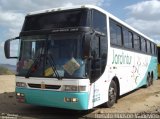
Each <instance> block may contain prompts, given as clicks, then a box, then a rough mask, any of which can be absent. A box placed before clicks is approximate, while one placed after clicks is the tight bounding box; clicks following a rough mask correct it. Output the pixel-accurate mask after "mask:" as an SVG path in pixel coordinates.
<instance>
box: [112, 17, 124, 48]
mask: <svg viewBox="0 0 160 119" xmlns="http://www.w3.org/2000/svg"><path fill="white" fill-rule="evenodd" d="M110 39H111V44H114V45H119V46H121V45H122V28H121V26H119V25H117V24H116V23H115V22H113V21H111V20H110Z"/></svg>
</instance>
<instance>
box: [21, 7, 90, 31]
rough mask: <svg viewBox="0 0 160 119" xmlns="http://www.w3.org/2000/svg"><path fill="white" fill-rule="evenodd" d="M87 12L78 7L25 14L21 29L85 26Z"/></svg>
mask: <svg viewBox="0 0 160 119" xmlns="http://www.w3.org/2000/svg"><path fill="white" fill-rule="evenodd" d="M87 14H88V10H87V9H78V10H66V11H57V12H51V13H48V14H46V13H45V14H38V15H31V16H27V17H26V19H25V22H24V26H23V29H22V31H32V30H44V29H53V28H64V27H78V26H87V24H88V23H87V16H88V15H87Z"/></svg>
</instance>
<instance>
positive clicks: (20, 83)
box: [16, 82, 27, 87]
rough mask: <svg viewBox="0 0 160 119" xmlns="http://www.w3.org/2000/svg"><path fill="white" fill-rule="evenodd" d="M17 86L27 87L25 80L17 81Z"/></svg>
mask: <svg viewBox="0 0 160 119" xmlns="http://www.w3.org/2000/svg"><path fill="white" fill-rule="evenodd" d="M16 86H17V87H27V85H26V83H24V82H16Z"/></svg>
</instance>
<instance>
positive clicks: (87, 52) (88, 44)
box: [82, 34, 91, 59]
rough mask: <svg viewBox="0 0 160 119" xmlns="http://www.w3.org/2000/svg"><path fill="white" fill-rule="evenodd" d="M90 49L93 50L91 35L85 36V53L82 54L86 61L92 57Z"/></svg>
mask: <svg viewBox="0 0 160 119" xmlns="http://www.w3.org/2000/svg"><path fill="white" fill-rule="evenodd" d="M90 48H91V35H90V34H85V36H84V39H83V53H82V57H83V58H84V59H86V58H89V57H90Z"/></svg>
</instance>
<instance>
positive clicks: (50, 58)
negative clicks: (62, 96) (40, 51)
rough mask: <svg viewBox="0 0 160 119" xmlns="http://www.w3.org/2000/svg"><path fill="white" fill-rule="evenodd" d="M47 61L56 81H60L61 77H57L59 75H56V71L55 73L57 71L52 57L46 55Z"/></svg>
mask: <svg viewBox="0 0 160 119" xmlns="http://www.w3.org/2000/svg"><path fill="white" fill-rule="evenodd" d="M47 60H48V61H49V64H50V65H51V67H52V70H53V72H54V74H55V75H56V78H57V79H58V80H62V77H60V75H59V73H58V71H57V69H56V65H55V62H54V59H53V57H52V56H51V55H49V54H48V55H47Z"/></svg>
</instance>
